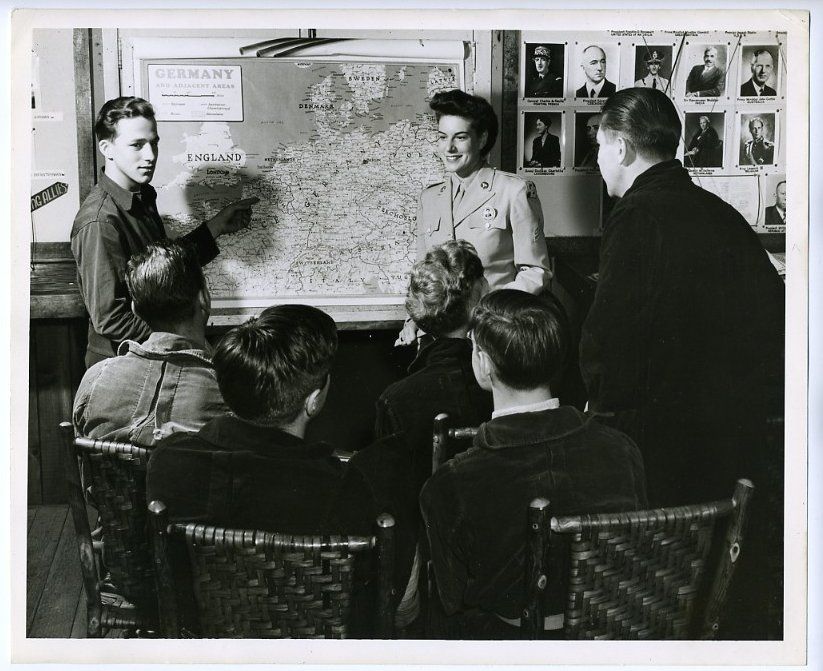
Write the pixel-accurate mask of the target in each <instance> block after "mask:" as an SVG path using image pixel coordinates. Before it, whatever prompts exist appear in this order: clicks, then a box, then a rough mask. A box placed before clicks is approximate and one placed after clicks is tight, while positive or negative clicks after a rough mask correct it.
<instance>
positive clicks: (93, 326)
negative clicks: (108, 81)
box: [71, 97, 258, 368]
mask: <svg viewBox="0 0 823 671" xmlns="http://www.w3.org/2000/svg"><path fill="white" fill-rule="evenodd" d="M94 133H95V135H96V136H97V146H98V147H99V149H100V152H101V153H102V154H103V156H104V157H105V159H106V165H105V168H104V170H103V172H102V173H101V174H100V181H99V182H98V183H97V185H96V186H95V187H94V188H93V189H92V190H91V191H90V192H89V195H88V196H86V199H85V200H84V201H83V204H82V205H80V210H79V211H78V213H77V216H76V217H75V218H74V225H73V226H72V229H71V251H72V253H73V254H74V259H75V261H76V262H77V275H78V283H79V285H80V291H81V292H82V294H83V302H84V303H85V305H86V310H87V311H88V313H89V343H88V349H87V350H86V367H87V368H88V367H90V366H91V365H92V364H94V363H96V362H98V361H102V360H103V359H106V358H108V357H112V356H114V355H115V354H116V353H117V348H118V346H119V345H120V343H121V342H123V341H124V340H135V341H137V342H142V341H144V340H145V339H146V338H148V337H149V334H150V333H151V329H150V328H149V326H148V324H146V323H145V322H144V321H143V320H142V319H140V318H139V317H137V316H136V315H135V314H133V313H132V312H131V309H130V298H129V296H128V290H127V288H126V282H125V275H126V262H127V261H128V260H129V257H130V256H131V255H132V254H135V253H137V252H140V251H142V250H143V249H145V247H146V245H147V244H149V243H150V242H158V241H160V240H164V239H166V237H167V236H166V229H165V227H164V226H163V221H162V220H161V219H160V215H159V214H158V212H157V207H156V205H155V201H156V199H157V192H156V191H155V190H154V188H152V187H151V186H150V185H149V182H151V179H152V177H153V176H154V169H155V167H156V165H157V155H158V152H157V146H158V143H159V142H160V138H159V137H158V135H157V123H156V122H155V119H154V109H153V108H152V106H151V105H150V104H149V103H148V102H146V101H145V100H143V99H142V98H133V97H121V98H115V99H113V100H109V101H107V102H106V103H105V104H104V105H103V107H102V108H101V110H100V112H99V113H98V115H97V120H96V122H95V124H94ZM257 201H258V199H257V198H247V199H245V200H240V201H236V202H234V203H230V204H229V205H227V206H226V207H224V208H223V209H222V210H220V212H218V213H217V215H216V216H215V217H213V218H212V219H210V220H209V221H207V222H205V223H203V224H201V225H200V226H198V227H197V228H195V229H194V230H193V231H191V232H190V233H188V234H187V235H185V236H183V237H184V239H186V240H187V241H189V242H191V243H193V244H194V245H195V247H196V248H197V253H198V258H199V260H200V263H201V264H203V265H204V264H206V263H208V262H209V261H211V260H212V259H213V258H214V257H215V256H217V254H218V253H219V251H220V250H219V249H218V248H217V244H216V243H215V239H216V238H217V237H218V236H220V235H223V234H224V233H234V232H235V231H237V230H240V229H241V228H245V227H246V226H247V225H248V223H249V220H250V218H251V210H250V208H251V206H252V205H254V203H256V202H257Z"/></svg>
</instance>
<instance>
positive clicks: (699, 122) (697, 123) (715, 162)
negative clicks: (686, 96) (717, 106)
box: [683, 112, 726, 168]
mask: <svg viewBox="0 0 823 671" xmlns="http://www.w3.org/2000/svg"><path fill="white" fill-rule="evenodd" d="M725 118H726V115H725V114H724V113H723V112H706V113H705V114H704V113H689V112H687V113H686V123H685V126H684V130H683V136H684V137H685V139H686V150H685V151H684V152H683V167H685V168H722V167H723V132H724V127H725Z"/></svg>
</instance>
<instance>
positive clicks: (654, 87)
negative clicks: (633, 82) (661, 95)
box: [652, 77, 657, 89]
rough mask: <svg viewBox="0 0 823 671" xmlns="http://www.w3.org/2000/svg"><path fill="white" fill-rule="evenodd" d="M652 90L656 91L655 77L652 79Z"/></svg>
mask: <svg viewBox="0 0 823 671" xmlns="http://www.w3.org/2000/svg"><path fill="white" fill-rule="evenodd" d="M652 88H653V89H656V88H657V77H655V78H654V79H652Z"/></svg>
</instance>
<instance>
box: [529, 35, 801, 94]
mask: <svg viewBox="0 0 823 671" xmlns="http://www.w3.org/2000/svg"><path fill="white" fill-rule="evenodd" d="M523 49H524V63H523V69H522V73H523V76H522V78H521V82H522V88H521V94H522V97H524V98H528V99H538V100H539V99H566V98H574V99H577V100H583V99H588V100H591V101H592V103H595V102H598V101H599V102H602V99H603V98H608V97H609V96H610V95H611V94H612V93H614V92H615V91H617V90H618V89H621V88H627V87H630V86H646V87H649V88H657V89H660V90H662V91H665V92H666V93H668V94H669V95H671V96H672V97H678V98H679V97H683V98H712V97H728V98H731V97H738V98H761V97H762V98H777V97H778V96H780V91H781V70H782V69H785V65H783V64H782V49H781V44H780V43H779V42H777V43H772V44H763V45H755V44H745V45H741V44H739V43H716V44H708V43H703V44H698V43H692V42H686V43H684V44H683V45H682V47H680V48H678V46H677V45H676V44H656V45H650V44H635V45H633V49H632V52H633V56H634V64H633V76H632V79H631V81H628V76H627V75H624V77H623V78H622V79H621V77H620V73H621V68H620V56H621V53H622V54H623V55H625V54H626V50H625V49H623V48H622V45H621V43H619V42H600V43H585V42H574V43H573V44H567V43H525V44H524V45H523ZM567 54H568V58H567ZM730 68H731V70H730ZM673 73H674V74H675V77H674V78H673V76H672V74H673ZM598 99H599V100H598Z"/></svg>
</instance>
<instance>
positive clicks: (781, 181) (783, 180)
mask: <svg viewBox="0 0 823 671" xmlns="http://www.w3.org/2000/svg"><path fill="white" fill-rule="evenodd" d="M785 183H786V180H785V179H781V180H780V181H779V182H778V183H777V185H776V186H775V187H774V192H775V193H777V190H778V189H779V188H780V185H781V184H785Z"/></svg>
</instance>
